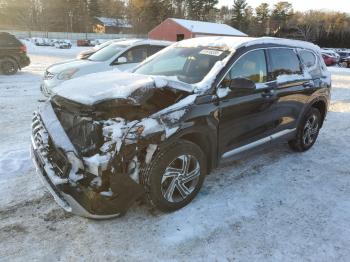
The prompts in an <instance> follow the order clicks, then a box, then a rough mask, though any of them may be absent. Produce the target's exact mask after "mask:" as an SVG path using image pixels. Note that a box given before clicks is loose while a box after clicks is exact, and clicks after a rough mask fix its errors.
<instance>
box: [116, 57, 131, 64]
mask: <svg viewBox="0 0 350 262" xmlns="http://www.w3.org/2000/svg"><path fill="white" fill-rule="evenodd" d="M117 62H118V64H125V63H127V62H128V59H126V57H124V56H122V57H119V58H118V60H117Z"/></svg>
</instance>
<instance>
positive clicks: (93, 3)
mask: <svg viewBox="0 0 350 262" xmlns="http://www.w3.org/2000/svg"><path fill="white" fill-rule="evenodd" d="M88 9H89V16H90V18H94V17H99V16H101V10H100V5H99V2H98V0H89V3H88Z"/></svg>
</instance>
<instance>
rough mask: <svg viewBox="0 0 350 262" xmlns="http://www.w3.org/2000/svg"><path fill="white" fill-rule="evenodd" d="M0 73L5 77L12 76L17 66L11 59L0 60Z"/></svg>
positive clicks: (16, 70)
mask: <svg viewBox="0 0 350 262" xmlns="http://www.w3.org/2000/svg"><path fill="white" fill-rule="evenodd" d="M0 71H1V72H2V73H3V74H5V75H14V74H16V73H17V72H18V64H17V62H16V61H15V60H14V59H12V58H3V59H0Z"/></svg>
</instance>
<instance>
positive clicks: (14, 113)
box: [0, 47, 350, 261]
mask: <svg viewBox="0 0 350 262" xmlns="http://www.w3.org/2000/svg"><path fill="white" fill-rule="evenodd" d="M79 50H82V49H78V48H76V49H71V50H57V49H54V48H51V47H36V48H31V49H30V53H31V55H30V57H31V60H32V64H31V65H30V66H29V67H27V68H25V69H24V70H23V71H22V72H20V73H19V74H17V75H15V76H11V77H9V76H0V243H1V244H0V260H3V261H28V260H29V261H31V260H35V261H58V260H60V261H77V260H78V261H79V260H83V261H100V260H106V261H164V260H166V261H190V260H192V261H262V260H265V261H272V260H274V261H276V260H277V261H348V260H349V257H350V248H349V243H350V164H349V159H350V69H338V68H332V69H331V71H332V74H333V87H334V88H333V95H332V105H331V108H330V113H329V115H328V117H327V121H326V123H325V125H324V128H323V129H322V131H321V133H320V136H319V139H318V142H317V143H316V144H315V146H314V147H313V148H312V149H311V150H310V151H309V152H306V153H303V154H298V153H294V152H292V151H291V150H289V148H288V147H287V146H286V145H285V144H280V145H276V146H275V147H273V148H271V149H268V150H262V151H259V152H256V153H253V154H251V155H248V156H246V157H244V158H243V159H241V160H238V161H237V160H236V161H233V160H229V161H226V162H224V163H222V164H221V165H220V167H219V168H218V169H217V170H215V171H214V172H212V174H211V175H209V176H208V177H207V179H206V181H205V184H204V187H203V189H202V190H201V192H200V194H199V195H198V197H197V198H196V199H195V200H194V201H193V203H191V204H190V205H189V206H187V207H185V208H183V209H182V210H179V211H177V212H175V213H172V214H163V213H159V212H157V211H155V210H152V209H150V207H148V206H147V205H144V204H142V203H137V204H135V205H134V206H133V207H132V208H131V209H130V210H129V212H128V213H127V214H126V216H124V217H122V218H117V219H113V220H107V221H94V220H89V219H84V218H81V217H76V216H72V215H70V214H67V213H65V212H64V211H62V210H61V209H60V208H59V207H58V206H57V204H56V203H55V202H54V200H53V198H52V197H51V196H50V195H49V194H48V193H47V192H46V191H45V189H44V187H43V186H42V185H41V183H40V181H39V179H38V178H37V176H36V174H35V172H34V168H33V165H32V163H31V160H30V157H29V145H30V123H31V116H32V112H33V111H34V110H35V108H36V107H37V106H38V105H39V104H40V103H41V102H40V101H41V99H42V97H41V95H40V92H39V84H40V80H41V77H42V74H43V71H44V69H45V68H46V67H47V66H48V65H50V64H52V63H54V62H57V61H61V60H63V59H68V58H73V57H74V56H75V55H76V53H77V52H79Z"/></svg>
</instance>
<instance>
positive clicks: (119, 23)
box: [96, 17, 132, 28]
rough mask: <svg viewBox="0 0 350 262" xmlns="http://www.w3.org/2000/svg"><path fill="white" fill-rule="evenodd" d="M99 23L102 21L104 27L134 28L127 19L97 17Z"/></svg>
mask: <svg viewBox="0 0 350 262" xmlns="http://www.w3.org/2000/svg"><path fill="white" fill-rule="evenodd" d="M96 19H97V20H98V21H100V22H101V23H102V24H103V25H104V26H115V27H123V28H132V25H131V24H130V23H129V21H128V20H126V19H119V18H118V19H117V18H110V17H96Z"/></svg>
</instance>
